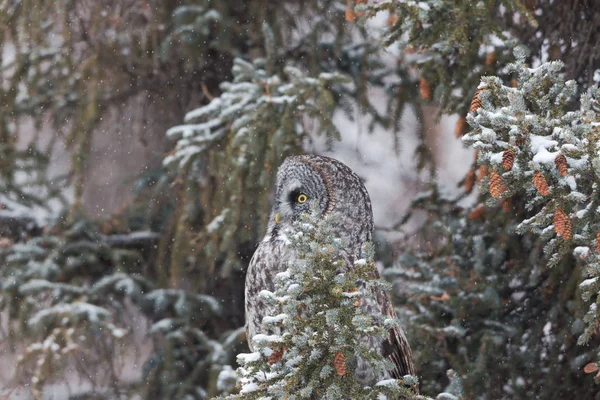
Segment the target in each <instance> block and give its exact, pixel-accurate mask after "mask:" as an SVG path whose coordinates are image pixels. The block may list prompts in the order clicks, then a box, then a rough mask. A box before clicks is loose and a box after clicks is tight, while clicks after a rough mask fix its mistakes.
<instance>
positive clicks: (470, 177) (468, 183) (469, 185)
mask: <svg viewBox="0 0 600 400" xmlns="http://www.w3.org/2000/svg"><path fill="white" fill-rule="evenodd" d="M475 178H476V176H475V168H473V167H471V169H469V172H467V176H465V182H464V185H465V192H467V193H471V192H472V191H473V186H475Z"/></svg>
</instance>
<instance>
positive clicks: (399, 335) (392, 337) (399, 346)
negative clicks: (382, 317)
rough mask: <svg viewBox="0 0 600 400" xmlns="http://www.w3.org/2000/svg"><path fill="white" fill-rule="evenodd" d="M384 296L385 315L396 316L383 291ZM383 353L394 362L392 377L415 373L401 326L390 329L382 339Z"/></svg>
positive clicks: (397, 377)
mask: <svg viewBox="0 0 600 400" xmlns="http://www.w3.org/2000/svg"><path fill="white" fill-rule="evenodd" d="M383 297H384V298H385V299H384V300H383V301H384V304H383V308H384V312H385V314H386V315H388V316H389V317H391V318H396V311H395V310H394V307H393V306H392V304H391V302H390V299H389V297H388V296H387V294H386V293H383ZM382 347H383V355H384V356H386V357H387V358H388V359H389V360H390V361H392V362H393V363H394V369H393V370H392V371H390V372H391V374H392V377H394V378H395V379H400V378H402V377H403V376H404V375H416V371H415V366H414V364H413V361H412V352H411V350H410V345H409V344H408V340H406V335H404V331H403V330H402V328H401V327H399V326H397V327H395V328H393V329H390V330H389V332H388V338H387V340H385V339H384V340H383V343H382Z"/></svg>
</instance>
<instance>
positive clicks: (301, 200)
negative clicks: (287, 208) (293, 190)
mask: <svg viewBox="0 0 600 400" xmlns="http://www.w3.org/2000/svg"><path fill="white" fill-rule="evenodd" d="M306 200H308V197H307V196H306V195H305V194H304V193H300V194H299V195H298V198H297V199H296V201H297V202H298V203H300V204H302V203H306Z"/></svg>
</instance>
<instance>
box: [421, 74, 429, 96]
mask: <svg viewBox="0 0 600 400" xmlns="http://www.w3.org/2000/svg"><path fill="white" fill-rule="evenodd" d="M419 92H420V93H421V97H422V98H423V100H431V85H430V84H429V81H428V80H427V78H425V77H424V76H422V77H421V78H420V79H419Z"/></svg>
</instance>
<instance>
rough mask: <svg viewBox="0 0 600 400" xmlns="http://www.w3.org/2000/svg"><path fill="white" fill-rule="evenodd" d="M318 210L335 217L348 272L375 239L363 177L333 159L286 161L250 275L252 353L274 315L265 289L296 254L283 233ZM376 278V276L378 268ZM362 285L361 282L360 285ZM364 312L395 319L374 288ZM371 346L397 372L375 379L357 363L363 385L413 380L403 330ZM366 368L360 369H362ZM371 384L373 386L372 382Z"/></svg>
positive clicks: (376, 339)
mask: <svg viewBox="0 0 600 400" xmlns="http://www.w3.org/2000/svg"><path fill="white" fill-rule="evenodd" d="M311 201H312V204H315V203H316V205H317V206H318V207H317V208H318V211H319V212H320V214H321V215H323V216H324V215H327V214H329V213H335V219H334V223H333V224H334V226H333V229H334V233H335V234H336V236H337V237H339V238H341V239H342V240H344V242H345V243H346V244H347V254H346V255H345V257H344V258H345V259H346V262H347V266H346V268H352V266H353V265H354V260H357V259H359V258H361V257H360V255H361V249H362V245H363V244H364V243H366V242H369V241H370V240H371V237H372V234H373V213H372V211H371V200H370V198H369V193H368V192H367V189H366V188H365V186H364V185H363V183H362V182H361V180H360V178H359V177H358V176H357V175H356V174H355V173H354V172H353V171H352V170H351V169H350V168H348V167H347V166H346V165H345V164H343V163H341V162H339V161H337V160H334V159H332V158H329V157H323V156H315V155H302V156H295V157H289V158H287V159H286V160H285V161H284V162H283V164H282V165H281V166H280V167H279V170H278V171H277V183H276V189H275V202H274V205H273V209H272V212H271V215H270V218H269V223H268V228H267V233H266V235H265V237H264V239H263V240H262V242H261V243H260V245H259V246H258V248H257V250H256V252H255V253H254V256H253V257H252V260H251V261H250V265H249V267H248V271H247V273H246V334H247V338H248V344H249V346H250V349H251V350H253V346H252V337H253V336H254V335H255V334H257V333H267V332H263V328H262V320H263V317H265V316H267V315H273V312H275V310H273V309H270V307H271V306H269V305H267V304H265V303H264V302H263V301H262V300H261V298H260V297H259V293H260V291H261V290H269V291H273V290H274V278H275V275H276V274H277V273H279V272H282V271H283V270H285V269H286V263H287V262H289V261H291V260H293V259H294V258H295V257H296V255H295V254H294V253H295V250H294V249H292V248H291V247H289V246H288V245H286V243H287V239H286V238H285V237H284V235H283V232H285V231H286V229H287V228H290V227H291V226H292V223H293V221H294V220H295V219H297V218H298V217H299V215H300V214H302V213H303V212H307V211H309V204H310V203H311ZM373 274H374V275H375V276H376V277H378V272H377V270H376V269H374V270H373ZM357 284H358V285H359V287H361V286H360V284H361V283H360V282H357ZM361 307H363V311H364V312H365V313H366V314H368V315H372V316H373V317H375V320H382V319H383V318H385V317H396V314H395V311H394V309H393V307H392V304H391V302H390V299H389V297H388V296H387V293H385V292H383V291H380V290H376V289H373V290H372V291H371V292H370V294H369V295H367V296H366V298H365V299H364V301H362V302H361ZM369 346H371V347H372V348H373V349H376V350H377V351H379V352H380V354H382V355H384V356H385V357H387V358H388V359H389V360H391V361H392V363H393V364H394V369H393V370H391V371H388V373H387V374H386V376H383V377H375V376H373V375H372V374H370V373H369V368H368V365H367V364H366V363H365V362H362V361H361V360H360V359H359V360H358V365H357V368H356V377H357V378H358V379H359V380H360V381H363V382H365V383H372V380H373V379H376V378H377V379H384V378H389V377H393V378H401V377H402V376H404V375H407V374H410V375H415V369H414V366H413V363H412V355H411V351H410V347H409V345H408V342H407V340H406V337H405V336H404V332H403V331H402V329H401V328H400V327H397V328H395V329H391V330H390V331H389V332H388V335H387V337H370V338H369ZM361 364H362V365H361ZM369 381H371V382H369Z"/></svg>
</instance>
